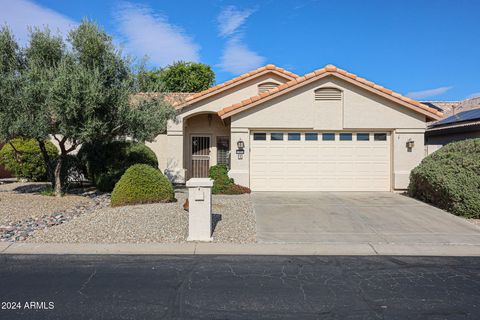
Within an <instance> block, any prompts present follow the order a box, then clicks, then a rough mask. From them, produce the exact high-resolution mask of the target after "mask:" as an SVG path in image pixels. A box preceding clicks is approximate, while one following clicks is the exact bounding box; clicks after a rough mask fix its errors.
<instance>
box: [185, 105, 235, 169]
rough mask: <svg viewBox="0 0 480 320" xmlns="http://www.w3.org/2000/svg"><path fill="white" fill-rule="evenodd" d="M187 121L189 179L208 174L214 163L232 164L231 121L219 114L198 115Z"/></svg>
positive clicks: (186, 144) (186, 157) (186, 147)
mask: <svg viewBox="0 0 480 320" xmlns="http://www.w3.org/2000/svg"><path fill="white" fill-rule="evenodd" d="M183 122H184V133H185V134H184V148H185V149H184V155H185V159H184V163H185V164H186V170H187V178H204V177H208V171H209V169H210V167H211V166H214V165H216V164H226V165H227V166H228V165H229V163H230V123H229V122H224V121H222V120H221V119H220V117H219V116H218V115H217V114H216V113H201V114H196V115H193V116H191V117H188V118H186V119H183Z"/></svg>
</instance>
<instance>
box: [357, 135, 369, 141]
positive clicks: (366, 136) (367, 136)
mask: <svg viewBox="0 0 480 320" xmlns="http://www.w3.org/2000/svg"><path fill="white" fill-rule="evenodd" d="M368 140H370V134H369V133H357V141H368Z"/></svg>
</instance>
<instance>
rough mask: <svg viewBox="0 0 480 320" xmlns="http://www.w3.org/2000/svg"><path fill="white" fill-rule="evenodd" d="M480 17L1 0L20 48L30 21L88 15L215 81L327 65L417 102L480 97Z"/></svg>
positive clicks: (401, 6)
mask: <svg viewBox="0 0 480 320" xmlns="http://www.w3.org/2000/svg"><path fill="white" fill-rule="evenodd" d="M479 12H480V1H478V0H451V1H446V0H416V1H408V0H403V1H368V0H364V1H354V0H351V1H331V0H330V1H324V0H318V1H315V0H289V1H287V0H276V1H274V0H264V1H261V0H256V1H250V0H243V1H226V0H225V1H222V0H210V1H209V0H202V1H194V0H192V1H185V0H168V1H167V0H156V1H153V0H152V1H113V0H95V1H94V0H83V1H60V0H35V1H30V0H15V1H12V0H0V22H2V23H3V22H6V23H8V24H9V25H10V26H11V28H12V29H13V31H14V32H15V34H16V35H17V37H18V38H19V40H20V41H21V42H22V43H25V42H26V41H27V38H28V33H27V31H26V30H27V29H26V27H27V25H40V26H41V25H46V24H47V25H49V27H50V28H51V29H53V30H61V31H63V32H65V31H64V30H67V29H68V28H71V27H72V26H74V25H75V24H78V22H79V21H80V20H81V19H82V18H84V17H88V18H90V19H92V20H94V21H96V22H97V23H98V24H100V25H102V26H103V27H104V28H105V30H106V31H107V32H108V33H110V34H112V35H113V36H114V39H115V41H116V43H118V44H119V45H121V46H122V47H123V50H124V52H126V53H128V54H130V55H132V56H134V57H138V58H141V57H142V56H143V55H148V56H149V57H150V62H149V63H150V65H152V66H163V65H165V64H169V63H171V62H173V61H175V60H192V61H199V62H203V63H207V64H209V65H211V66H212V67H213V69H214V70H215V73H216V75H217V83H220V82H223V81H225V80H228V79H230V78H232V77H234V76H236V75H238V74H241V73H244V72H247V71H249V70H251V69H254V68H257V67H259V66H261V65H264V64H267V63H273V64H275V65H278V66H280V67H283V68H286V69H288V70H290V71H292V72H295V73H297V74H304V73H307V72H310V71H312V70H315V69H318V68H321V67H323V66H324V65H326V64H329V63H331V64H335V65H336V66H338V67H340V68H343V69H346V70H347V71H350V72H352V73H355V74H357V75H359V76H362V77H364V78H366V79H368V80H371V81H374V82H377V83H379V84H381V85H383V86H385V87H387V88H390V89H393V90H395V91H398V92H400V93H403V94H406V95H409V96H411V97H412V98H415V99H418V100H461V99H465V98H468V97H472V96H477V95H479V96H480V20H479V16H478V13H479Z"/></svg>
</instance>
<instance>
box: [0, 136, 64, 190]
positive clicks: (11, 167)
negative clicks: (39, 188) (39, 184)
mask: <svg viewBox="0 0 480 320" xmlns="http://www.w3.org/2000/svg"><path fill="white" fill-rule="evenodd" d="M10 142H11V144H13V146H14V147H15V149H16V150H17V151H18V153H16V152H15V151H14V149H13V148H12V146H11V144H10V143H7V144H5V145H4V146H3V148H2V149H1V150H0V164H1V165H2V166H4V167H5V169H7V170H8V171H10V172H11V173H12V174H13V175H14V176H15V177H17V178H24V179H28V180H30V181H45V180H47V178H48V177H47V169H46V166H45V162H44V160H43V156H42V153H41V151H40V147H39V146H38V142H37V140H35V139H13V140H11V141H10ZM45 148H46V149H47V153H48V154H49V156H50V159H51V160H52V161H54V160H55V158H56V157H57V156H58V149H57V147H55V145H54V144H53V143H52V142H50V141H48V140H47V141H45Z"/></svg>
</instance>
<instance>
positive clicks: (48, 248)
mask: <svg viewBox="0 0 480 320" xmlns="http://www.w3.org/2000/svg"><path fill="white" fill-rule="evenodd" d="M2 249H3V250H2ZM9 254H52V255H55V254H57V255H65V254H78V255H122V254H123V255H305V256H308V255H313V256H333V255H342V256H347V255H362V256H375V255H386V256H390V255H407V256H480V245H468V244H408V245H406V244H391V243H358V244H351V243H348V244H347V243H322V244H320V243H291V244H263V243H254V244H231V243H201V242H198V243H174V244H163V243H145V244H88V243H69V244H64V243H12V244H8V245H5V244H3V243H0V255H9Z"/></svg>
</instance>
